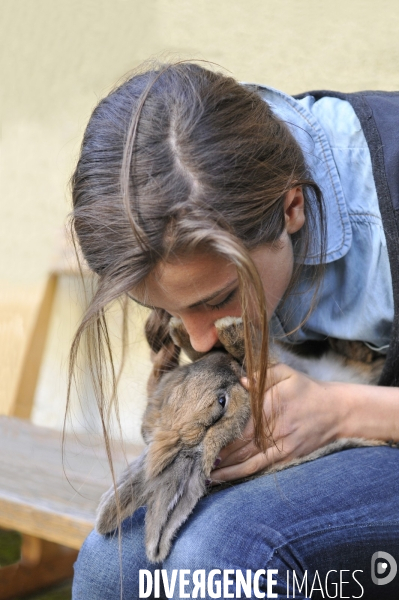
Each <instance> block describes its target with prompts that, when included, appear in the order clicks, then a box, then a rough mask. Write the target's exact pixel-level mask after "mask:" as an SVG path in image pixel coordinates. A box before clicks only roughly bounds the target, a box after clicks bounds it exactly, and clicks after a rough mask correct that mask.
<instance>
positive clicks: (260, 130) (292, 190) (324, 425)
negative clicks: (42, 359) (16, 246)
mask: <svg viewBox="0 0 399 600" xmlns="http://www.w3.org/2000/svg"><path fill="white" fill-rule="evenodd" d="M398 107H399V98H398V95H395V94H373V93H369V94H368V95H367V94H366V95H362V94H355V95H347V96H346V97H344V96H342V95H339V94H334V93H328V92H325V93H319V94H316V93H311V94H309V95H304V96H303V97H300V98H293V97H290V96H287V95H285V94H283V93H281V92H278V91H276V90H273V89H271V88H267V87H260V86H253V85H242V84H238V83H237V82H236V81H234V80H233V79H232V78H230V77H225V76H224V75H221V74H219V73H214V72H212V71H209V70H207V69H204V68H202V67H200V66H198V65H196V64H191V63H180V64H176V65H161V66H159V67H158V68H155V69H152V70H149V71H146V72H143V73H141V74H138V75H136V76H134V77H132V78H131V79H129V80H127V81H126V82H125V83H123V84H122V85H121V86H120V87H118V88H117V89H115V90H114V91H113V92H112V93H111V94H110V95H109V96H108V97H107V98H105V99H104V100H102V101H101V102H100V104H99V105H98V107H97V108H96V109H95V111H94V113H93V115H92V117H91V119H90V122H89V125H88V127H87V130H86V133H85V137H84V140H83V145H82V151H81V156H80V159H79V162H78V165H77V168H76V171H75V174H74V176H73V180H72V184H73V201H74V212H73V225H74V229H75V232H76V235H77V238H78V240H79V244H80V246H81V248H82V251H83V254H84V256H85V258H86V260H87V262H88V264H89V266H90V268H91V269H92V270H93V271H94V272H95V273H97V274H98V288H97V292H96V294H95V296H94V299H93V301H92V303H91V305H90V307H89V309H88V311H87V314H86V315H85V317H84V320H83V323H82V325H81V327H80V328H79V331H78V333H77V336H76V338H75V342H74V345H73V349H72V363H74V360H75V357H76V352H77V348H78V346H79V342H80V339H81V336H82V335H83V334H85V335H87V336H88V343H89V345H88V349H89V350H88V351H89V353H90V359H91V361H92V368H93V373H94V380H95V382H96V385H97V391H98V397H99V398H98V400H99V406H100V410H101V411H104V410H105V405H106V402H107V397H106V394H105V393H104V392H103V390H104V388H103V386H102V376H103V373H104V370H105V368H104V356H105V354H104V345H105V349H107V347H108V348H109V345H107V344H108V337H107V329H106V321H105V311H106V307H107V305H108V304H109V303H110V302H111V301H112V300H114V299H116V298H119V297H124V298H125V299H126V302H128V301H130V298H133V300H135V301H137V302H139V303H140V304H144V305H145V306H149V307H150V308H152V309H153V311H152V314H151V316H150V318H149V322H148V325H147V337H148V339H149V342H150V345H151V348H152V350H153V357H154V363H155V365H154V369H155V371H156V369H157V368H158V369H159V366H160V365H162V366H163V368H165V365H166V368H168V360H169V368H173V366H174V364H175V362H176V361H174V356H175V354H174V349H173V347H171V340H170V337H169V336H168V332H167V323H168V320H169V318H170V316H171V315H173V316H178V317H180V318H181V319H182V320H183V322H184V325H185V327H186V329H187V331H188V333H189V335H190V340H191V344H192V346H193V347H194V348H195V349H196V350H198V351H201V352H206V351H208V350H211V349H212V348H213V347H215V346H218V339H217V335H216V330H215V327H214V321H215V320H217V319H218V318H221V317H223V316H227V315H242V317H243V320H244V325H245V335H246V357H247V372H248V379H249V380H250V381H254V383H253V384H252V386H251V400H252V412H253V419H252V421H251V423H250V424H248V426H247V429H246V431H245V432H244V435H243V436H242V438H241V439H239V440H237V441H236V442H234V443H232V444H231V445H230V446H229V447H226V448H225V449H224V450H223V451H222V454H221V456H220V458H219V459H218V461H217V465H215V468H217V474H215V478H217V480H219V481H220V480H223V481H234V480H235V479H238V478H241V477H244V476H246V475H249V474H252V473H255V472H257V471H259V470H261V469H263V468H264V467H265V466H267V465H270V464H272V463H274V462H276V461H284V460H289V459H291V458H292V457H295V456H301V455H304V454H308V453H309V452H311V451H312V450H315V449H316V448H318V447H320V446H323V445H324V444H326V443H328V442H330V441H332V440H333V439H336V438H339V437H364V438H370V439H380V440H393V441H396V442H397V441H399V389H398V387H396V386H399V366H398V364H399V362H398V361H399V349H398V343H399V336H398V323H397V314H398V310H397V305H398V299H399V286H398V281H399V267H398V258H397V256H398V248H399V239H398V224H397V222H396V221H395V214H396V215H397V214H399V211H398V212H396V213H395V211H394V206H395V203H397V205H396V206H397V207H399V186H398V183H397V182H398V181H399V180H398V172H399V166H398V165H399V163H398V155H399V153H398V144H397V143H396V140H395V139H394V136H393V135H392V131H394V126H395V119H396V120H399V118H398V116H397V115H398V114H399V111H398ZM253 327H256V328H257V329H260V331H261V332H262V346H261V348H260V350H256V349H255V348H252V347H251V344H250V343H249V341H248V340H250V338H251V329H252V328H253ZM269 335H273V336H276V337H281V338H283V339H284V340H285V341H288V342H291V343H292V344H296V345H299V344H303V343H305V342H308V341H314V342H321V341H323V340H325V339H326V337H332V338H338V339H340V340H360V341H362V342H365V343H366V344H367V345H368V347H369V348H372V350H373V353H374V355H375V356H380V355H381V354H387V352H388V354H387V360H386V367H385V370H384V373H383V375H382V378H381V381H380V383H382V384H383V385H384V387H382V386H381V385H380V386H362V385H355V384H342V383H336V382H331V383H322V382H319V381H315V380H312V379H310V378H308V377H306V376H305V375H303V374H301V373H298V372H295V371H294V370H292V369H290V368H289V367H287V366H285V365H277V366H275V367H273V368H271V369H270V370H268V372H266V366H267V351H268V344H267V341H268V338H269ZM273 399H274V402H273V401H272V400H273ZM398 466H399V453H398V452H397V449H396V448H391V447H377V448H361V449H354V450H348V451H345V452H341V453H338V454H335V455H331V456H328V457H325V458H323V459H319V460H317V461H315V462H313V463H309V464H304V465H301V466H299V467H295V468H291V469H288V470H286V471H282V472H281V473H279V474H278V475H277V476H269V477H268V476H264V477H261V478H258V479H255V480H253V481H251V482H248V483H245V484H241V485H239V486H232V487H231V488H228V489H226V490H224V491H222V492H219V493H217V494H212V495H210V496H209V497H207V498H204V499H203V500H202V501H201V502H200V503H199V504H198V506H197V508H196V510H195V511H194V513H193V514H192V516H191V517H190V519H189V520H188V522H187V523H186V524H185V525H184V527H183V528H182V529H181V531H180V533H179V535H178V538H177V539H176V540H175V542H174V544H173V548H172V551H171V554H170V555H169V557H168V558H167V560H166V561H165V562H164V563H163V564H162V565H154V564H149V563H148V561H147V560H146V557H145V551H144V540H143V524H144V514H145V509H144V508H143V509H140V510H139V511H137V512H136V513H135V514H134V515H133V517H132V518H131V519H127V520H126V521H124V522H123V524H122V535H121V550H122V551H121V552H119V547H118V537H117V536H105V537H102V536H100V535H98V534H97V533H94V532H93V533H92V534H91V535H90V536H89V538H88V539H87V541H86V543H85V545H84V546H83V548H82V550H81V553H80V556H79V559H78V562H77V564H76V572H75V573H76V574H75V581H74V592H73V593H74V596H73V597H74V599H75V600H80V599H85V600H86V599H87V600H89V599H90V600H97V599H100V598H101V600H105V599H108V598H109V599H110V600H113V599H114V598H115V599H116V598H120V597H121V590H122V594H123V598H126V599H133V598H139V597H140V594H141V597H159V596H158V595H157V593H156V591H154V590H153V592H152V593H151V595H150V596H146V595H142V594H143V592H142V591H141V592H140V590H139V572H140V570H144V569H146V570H148V571H150V572H151V573H153V572H154V569H156V568H157V569H159V568H162V569H164V570H165V573H166V574H167V575H168V577H169V576H170V577H172V574H173V570H174V569H180V570H181V569H187V570H189V571H190V572H191V574H192V573H193V571H198V570H204V573H205V576H206V577H209V576H210V575H209V574H210V573H211V572H213V570H214V569H219V570H221V571H222V572H224V573H226V572H227V570H232V571H231V572H230V574H228V575H227V577H229V576H230V579H231V581H234V578H235V577H238V575H237V571H241V572H242V573H243V574H244V575H245V573H246V571H247V570H248V569H249V570H251V572H252V573H256V572H258V575H259V570H262V569H263V570H264V573H260V578H259V579H258V583H257V584H256V585H255V584H254V586H253V591H252V596H251V597H254V598H255V597H265V596H264V595H263V594H265V593H266V594H267V596H266V597H278V598H286V597H292V596H289V595H288V594H289V593H291V594H292V593H293V591H292V586H293V584H295V582H294V577H296V578H297V581H298V582H300V583H301V584H302V585H301V586H300V587H298V586H296V590H295V597H296V598H306V597H310V596H312V597H313V598H314V597H367V598H371V597H376V595H378V597H379V598H394V597H396V596H397V593H398V591H399V584H398V581H399V577H398V578H396V579H395V578H393V579H392V581H389V576H390V574H393V573H394V567H393V563H392V564H391V563H390V562H389V561H388V562H385V563H384V564H385V567H381V565H380V564H379V563H378V565H377V567H378V568H377V567H375V568H374V570H376V569H377V571H376V573H377V575H375V574H374V581H373V579H372V577H371V563H372V557H373V556H374V558H373V561H374V562H373V564H377V563H376V555H375V553H376V552H381V551H383V552H386V553H388V554H389V555H391V558H392V557H393V560H394V557H396V558H397V559H399V535H398V534H399V478H398V476H397V469H398ZM377 558H378V557H377ZM377 562H378V561H377ZM273 569H274V570H275V571H274V572H273V573H270V570H273ZM381 569H382V571H381ZM384 569H385V572H384ZM294 573H295V576H294ZM386 573H388V575H386ZM212 577H213V576H212ZM220 577H223V573H222V574H221V575H220ZM376 577H379V578H380V579H379V580H377V579H376ZM272 578H274V580H275V581H274V580H272ZM212 581H213V580H212ZM375 582H376V583H375ZM377 584H380V587H378V588H376V585H377ZM212 585H213V584H212ZM212 585H211V584H210V587H209V588H208V587H207V588H206V590H205V591H204V590H202V589H200V588H198V587H197V589H195V582H193V581H192V580H189V583H188V584H187V585H186V586H184V582H183V584H182V586H183V587H180V588H179V585H178V583H177V584H176V586H175V590H174V592H173V593H172V595H171V594H168V595H166V594H167V590H165V589H163V588H162V586H161V597H173V598H179V597H206V598H208V597H209V598H210V597H226V598H228V597H239V596H235V595H234V593H235V592H234V589H235V588H234V583H232V584H231V586H230V587H227V588H226V587H225V588H223V590H224V591H223V590H222V591H221V592H219V591H218V589H217V586H216V588H212ZM215 585H216V584H215ZM268 585H269V586H270V587H269V588H268V587H267V586H268ZM295 585H296V584H295ZM382 585H384V587H382ZM213 589H214V590H216V591H212V590H213ZM376 589H377V593H376V592H375V590H376ZM190 590H191V591H192V592H193V596H191V595H185V594H191V592H190ZM226 590H227V591H226ZM290 590H291V592H290ZM317 590H319V591H317ZM272 592H273V593H275V594H277V595H276V596H272V595H270V594H271V593H272ZM201 593H202V594H205V595H201ZM334 593H335V595H334ZM194 594H197V595H194ZM215 594H216V595H215ZM221 594H222V595H221ZM223 594H224V595H223ZM229 594H233V595H229Z"/></svg>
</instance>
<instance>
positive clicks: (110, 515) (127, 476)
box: [96, 448, 148, 534]
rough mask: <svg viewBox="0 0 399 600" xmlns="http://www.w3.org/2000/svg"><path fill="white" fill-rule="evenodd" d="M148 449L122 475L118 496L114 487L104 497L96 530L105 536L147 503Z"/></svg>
mask: <svg viewBox="0 0 399 600" xmlns="http://www.w3.org/2000/svg"><path fill="white" fill-rule="evenodd" d="M147 452H148V450H147V448H146V449H145V450H144V451H143V452H142V453H141V454H140V456H138V457H137V458H136V459H135V460H134V461H133V462H131V463H130V464H129V466H128V467H127V469H125V471H124V472H123V473H122V476H121V478H120V479H119V482H118V484H117V488H116V489H117V494H115V488H114V486H112V487H111V488H110V489H109V490H108V491H107V492H105V494H103V495H102V497H101V500H100V504H99V507H98V509H97V518H96V530H97V531H98V533H101V534H105V533H109V532H110V531H114V530H115V529H116V528H117V527H118V524H119V522H122V521H123V519H125V518H126V517H129V516H130V515H132V514H133V513H134V511H135V510H137V508H139V507H140V506H143V505H144V504H145V502H146V493H145V471H144V467H145V461H146V457H147Z"/></svg>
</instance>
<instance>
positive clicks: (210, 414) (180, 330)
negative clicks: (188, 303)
mask: <svg viewBox="0 0 399 600" xmlns="http://www.w3.org/2000/svg"><path fill="white" fill-rule="evenodd" d="M215 326H216V327H217V330H218V337H219V340H220V341H221V343H222V344H223V346H224V349H225V350H226V351H227V352H223V351H214V352H211V353H208V354H206V355H200V354H199V353H198V352H195V351H194V350H193V348H192V347H191V344H190V339H189V336H188V334H187V332H186V331H185V330H184V327H183V325H182V323H181V322H180V321H178V320H177V319H171V321H170V323H169V334H170V336H171V338H172V340H173V343H174V345H175V347H176V346H177V347H180V348H183V349H184V350H185V352H186V354H187V355H188V357H189V358H190V359H192V360H193V361H194V362H192V363H191V364H187V365H184V366H177V365H178V352H176V351H175V350H172V351H170V350H169V351H168V352H167V353H166V354H164V365H165V366H166V368H164V369H163V368H162V364H161V362H158V364H157V363H156V362H155V368H154V372H153V376H152V379H151V381H150V386H149V387H150V392H149V397H148V404H147V408H146V411H145V413H144V417H143V423H142V433H143V437H144V440H145V442H146V444H147V446H146V448H145V450H144V451H143V453H142V454H141V455H140V456H139V457H138V458H137V459H136V460H135V461H133V462H132V463H131V464H130V465H129V466H128V468H127V469H126V470H125V472H124V473H123V474H122V477H121V478H120V481H119V483H118V485H117V493H115V489H114V488H113V487H112V488H111V489H110V490H109V491H108V492H106V493H105V494H104V495H103V497H102V499H101V502H100V506H99V509H98V515H97V521H96V528H97V531H98V532H99V533H103V534H104V533H108V532H110V531H113V530H115V529H116V528H117V526H118V522H119V521H120V520H123V519H124V518H126V517H128V516H130V515H131V514H133V512H134V511H135V510H136V509H137V508H139V507H140V506H142V505H146V506H147V513H146V552H147V556H148V558H149V560H151V561H154V562H158V561H162V560H163V559H164V558H166V556H167V555H168V553H169V551H170V546H171V542H172V539H173V537H174V535H175V534H176V532H177V530H178V529H179V527H180V526H181V525H182V524H183V523H184V521H185V520H186V519H187V518H188V516H189V514H190V513H191V512H192V510H193V509H194V507H195V505H196V504H197V502H198V500H199V499H200V498H201V497H202V496H203V495H204V494H205V493H206V492H207V486H206V480H207V479H208V478H209V475H210V472H211V471H212V469H213V465H214V462H215V459H216V457H217V456H218V454H219V452H220V450H221V449H222V448H223V447H224V446H225V445H227V444H228V443H230V442H232V441H233V440H234V439H236V438H237V437H239V436H240V435H241V434H242V431H243V429H244V427H245V425H246V423H247V422H248V419H249V417H250V401H249V394H248V392H247V391H246V390H245V388H243V387H242V385H241V384H240V377H241V376H242V375H245V371H244V369H243V366H242V363H243V359H244V341H243V329H242V328H243V325H242V321H241V319H237V318H233V317H226V318H224V319H220V320H219V321H216V323H215ZM172 346H173V344H172ZM153 349H154V348H153ZM155 350H156V351H158V349H157V348H155ZM271 352H272V356H273V359H274V360H275V361H276V362H277V361H280V362H284V363H286V364H289V365H290V366H292V367H293V368H296V369H298V370H301V371H303V372H305V373H308V374H309V375H311V376H315V377H318V378H319V379H320V378H322V379H323V378H324V379H338V380H344V381H358V382H362V383H375V382H376V381H377V380H378V377H379V373H380V372H381V370H382V367H383V363H384V360H383V359H379V360H376V361H373V362H371V363H364V362H359V361H355V360H352V359H348V358H346V357H343V356H339V355H337V354H336V353H334V352H332V351H329V352H328V353H327V355H326V356H325V357H321V358H320V359H314V358H312V359H310V358H308V357H300V356H297V355H295V354H293V353H292V352H291V351H290V350H288V349H287V348H286V347H285V346H283V345H280V344H274V345H272V350H271ZM165 357H166V358H167V360H165ZM323 361H324V363H325V366H323ZM331 365H333V366H332V367H331ZM326 367H327V368H328V369H329V372H328V374H327V375H326V376H325V377H323V372H325V370H326ZM168 369H169V370H168ZM320 374H321V375H322V376H321V377H320ZM339 375H341V377H339ZM342 375H344V376H342ZM380 443H381V442H374V441H372V440H358V439H350V440H348V439H341V440H338V441H336V442H333V443H332V444H329V445H328V446H325V447H323V448H320V449H319V450H317V451H315V452H313V453H312V454H310V455H308V456H305V457H301V458H298V459H295V460H294V461H292V462H290V463H284V464H280V465H275V466H274V467H272V468H268V469H265V470H264V471H262V472H260V473H257V474H256V476H259V475H262V474H263V473H265V472H268V473H272V472H276V471H278V470H281V469H285V468H287V467H289V466H293V465H297V464H300V463H303V462H307V461H310V460H314V459H316V458H318V457H320V456H323V455H325V454H329V453H331V452H336V451H338V450H342V449H344V448H351V447H355V446H364V445H375V444H380ZM208 491H209V490H208ZM212 491H214V489H213V490H212ZM118 505H119V506H118Z"/></svg>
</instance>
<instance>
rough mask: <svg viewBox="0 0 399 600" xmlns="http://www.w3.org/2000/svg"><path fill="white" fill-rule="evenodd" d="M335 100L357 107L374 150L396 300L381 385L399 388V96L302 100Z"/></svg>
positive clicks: (336, 94)
mask: <svg viewBox="0 0 399 600" xmlns="http://www.w3.org/2000/svg"><path fill="white" fill-rule="evenodd" d="M305 96H314V98H315V99H316V101H317V100H319V99H320V98H323V97H325V96H332V97H335V98H340V99H341V100H346V101H347V102H349V103H350V104H351V106H352V107H353V109H354V111H355V113H356V115H357V117H358V119H359V121H360V124H361V126H362V128H363V132H364V135H365V138H366V141H367V144H368V146H369V149H370V154H371V163H372V167H373V176H374V181H375V185H376V189H377V195H378V201H379V205H380V211H381V217H382V222H383V226H384V231H385V236H386V240H387V247H388V255H389V262H390V267H391V274H392V286H393V297H394V311H395V312H394V322H393V327H392V338H391V343H390V346H389V350H388V354H387V359H386V363H385V367H384V370H383V372H382V375H381V378H380V381H379V384H380V385H392V386H399V92H378V91H376V92H373V91H369V92H354V93H350V94H342V93H340V92H329V91H326V90H320V91H314V92H305V93H304V94H298V95H297V96H294V97H295V98H297V99H298V100H299V99H301V98H304V97H305Z"/></svg>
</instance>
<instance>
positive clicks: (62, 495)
mask: <svg viewBox="0 0 399 600" xmlns="http://www.w3.org/2000/svg"><path fill="white" fill-rule="evenodd" d="M61 441H62V440H61V433H60V432H56V431H53V430H51V429H48V428H45V427H38V426H35V425H33V424H32V423H30V422H29V421H24V420H22V419H17V418H11V417H5V416H0V527H2V528H6V529H14V530H17V531H20V532H21V533H22V534H24V536H23V545H22V557H21V561H20V562H19V563H17V564H16V565H11V566H9V567H4V568H3V569H0V599H1V600H5V599H6V598H13V597H16V596H17V595H18V594H22V593H26V592H28V591H33V590H35V589H39V588H41V587H45V586H47V585H50V584H51V583H53V582H54V581H59V580H62V579H65V578H67V577H69V576H70V575H71V572H72V565H73V563H74V561H75V559H76V556H77V550H78V549H79V548H80V546H81V545H82V542H83V540H84V539H85V538H86V536H87V535H88V533H89V532H90V531H91V530H92V529H93V524H94V518H95V510H96V507H97V505H98V501H99V498H100V496H101V494H102V493H103V492H104V491H105V490H106V489H107V488H108V487H109V485H110V484H111V476H110V473H109V469H108V462H107V457H106V453H105V449H104V445H103V443H102V440H99V439H98V438H97V439H96V438H89V437H86V436H72V435H69V436H67V438H66V440H65V454H64V462H63V457H62V444H61ZM125 450H126V456H124V454H123V453H122V451H121V450H119V451H117V452H116V453H115V458H114V465H115V469H116V472H117V473H120V472H121V470H122V469H123V468H124V467H125V466H126V460H131V459H132V458H133V457H134V456H137V454H138V453H139V452H140V451H141V447H139V446H130V447H126V448H125ZM64 468H65V471H64Z"/></svg>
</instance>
